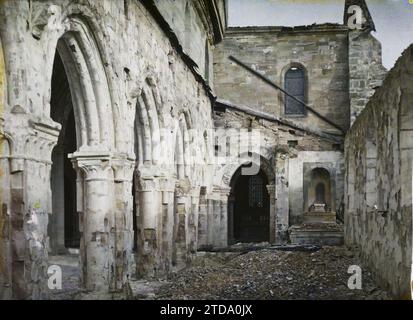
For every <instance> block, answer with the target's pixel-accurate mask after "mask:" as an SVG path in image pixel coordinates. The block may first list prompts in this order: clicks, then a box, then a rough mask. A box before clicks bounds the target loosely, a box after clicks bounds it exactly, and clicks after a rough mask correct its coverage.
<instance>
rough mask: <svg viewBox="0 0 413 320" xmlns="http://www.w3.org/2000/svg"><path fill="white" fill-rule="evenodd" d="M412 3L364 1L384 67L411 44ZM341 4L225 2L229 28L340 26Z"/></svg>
mask: <svg viewBox="0 0 413 320" xmlns="http://www.w3.org/2000/svg"><path fill="white" fill-rule="evenodd" d="M409 1H411V2H413V1H412V0H367V5H368V7H369V10H370V13H371V16H372V18H373V20H374V23H375V25H376V30H377V32H373V35H374V36H375V37H376V38H377V39H379V40H380V42H381V43H382V50H383V64H384V66H385V67H386V68H387V69H390V68H392V67H393V66H394V63H395V62H396V60H397V58H398V57H399V56H400V54H401V53H402V52H403V51H404V49H406V48H407V47H408V46H409V44H411V43H413V4H410V3H409ZM344 2H345V1H344V0H228V25H229V26H230V27H233V26H298V25H308V24H313V23H326V22H330V23H343V14H344Z"/></svg>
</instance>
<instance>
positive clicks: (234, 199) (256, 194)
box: [228, 167, 270, 242]
mask: <svg viewBox="0 0 413 320" xmlns="http://www.w3.org/2000/svg"><path fill="white" fill-rule="evenodd" d="M241 172H242V167H240V168H239V169H238V170H237V171H236V173H235V174H234V176H233V178H232V180H231V195H230V199H231V201H229V203H228V205H229V206H231V207H230V208H229V212H231V216H232V219H230V220H229V223H230V224H232V225H230V226H229V227H230V230H231V232H230V234H232V240H231V242H264V241H269V240H270V198H269V195H268V192H267V188H266V186H267V185H268V177H267V176H266V174H265V173H264V171H263V170H262V169H260V171H259V173H258V174H256V175H242V174H241Z"/></svg>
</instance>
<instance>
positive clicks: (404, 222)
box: [345, 46, 413, 298]
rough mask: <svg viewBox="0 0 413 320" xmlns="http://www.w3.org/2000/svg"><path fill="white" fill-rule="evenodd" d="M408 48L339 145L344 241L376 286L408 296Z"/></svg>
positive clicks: (411, 91) (411, 121)
mask: <svg viewBox="0 0 413 320" xmlns="http://www.w3.org/2000/svg"><path fill="white" fill-rule="evenodd" d="M412 84H413V47H412V46H410V47H409V48H408V49H406V51H405V52H404V53H403V55H402V57H400V58H399V60H398V61H397V63H396V65H395V67H394V68H393V69H392V70H391V71H389V73H388V74H387V76H386V79H385V80H384V83H383V86H382V87H381V88H379V89H378V90H376V92H375V94H374V95H373V97H372V98H371V100H370V101H369V102H368V104H367V106H366V108H365V109H364V110H363V111H362V112H361V113H360V115H359V116H358V118H357V119H356V121H355V122H354V124H353V126H352V128H351V130H350V132H349V133H348V135H347V137H346V143H345V157H346V160H345V163H346V178H345V242H346V244H347V245H348V246H354V247H358V248H359V249H360V251H361V253H362V257H363V259H364V260H365V262H366V263H367V264H368V265H369V267H370V269H371V270H373V272H374V275H375V277H376V279H377V280H378V282H379V283H380V284H381V285H382V286H383V287H384V288H386V289H388V290H389V291H390V292H391V293H392V294H393V295H394V296H395V297H404V298H409V297H411V288H412V287H411V285H412V282H411V271H412V159H413V156H412V155H413V152H412V151H413V112H412V108H411V106H412V103H413V85H412Z"/></svg>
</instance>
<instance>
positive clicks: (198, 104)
mask: <svg viewBox="0 0 413 320" xmlns="http://www.w3.org/2000/svg"><path fill="white" fill-rule="evenodd" d="M126 3H127V4H128V7H127V8H126V7H125V4H126ZM0 17H1V19H0V35H1V39H2V40H3V41H2V44H3V49H4V52H5V63H6V70H7V81H8V82H10V83H13V86H10V87H8V91H7V95H6V96H7V103H6V107H5V111H4V118H5V125H4V131H5V132H6V133H7V135H9V136H11V137H12V139H13V142H14V144H13V146H12V147H11V148H10V149H11V150H10V163H11V170H10V173H11V175H12V179H11V182H10V190H11V205H10V208H7V209H8V210H10V214H11V216H12V219H13V217H14V218H15V219H16V222H15V224H14V226H13V230H12V237H14V238H13V243H14V248H13V258H12V261H11V262H10V261H9V262H8V263H11V264H14V265H13V273H14V278H13V283H12V284H11V285H12V287H13V296H14V297H16V298H41V297H44V296H45V295H46V292H47V289H46V287H45V286H46V284H47V281H46V266H47V256H48V254H47V249H48V248H47V243H48V234H47V224H48V216H49V215H50V214H52V212H51V192H52V190H51V189H50V167H51V152H52V149H53V146H54V145H55V144H56V142H57V137H58V134H59V130H60V125H58V124H56V123H54V122H53V121H52V120H51V119H50V117H49V113H50V94H51V76H52V67H53V59H54V55H55V52H56V46H57V41H58V39H59V38H60V37H61V36H62V35H63V34H65V32H66V31H68V30H72V29H71V28H73V26H74V25H75V24H76V23H77V22H75V20H74V19H76V21H81V23H80V24H77V25H80V28H83V29H81V30H80V31H79V33H78V34H79V35H80V36H82V35H84V34H87V39H88V41H89V43H90V44H91V45H90V47H88V48H86V53H87V54H90V53H92V56H93V54H94V53H96V52H98V56H95V58H94V59H95V60H94V61H86V63H89V62H90V63H91V64H90V65H94V66H95V65H97V66H99V63H101V65H102V69H101V70H90V69H89V70H88V71H89V72H90V73H89V74H88V73H87V70H86V71H85V70H83V71H81V72H84V73H83V74H82V75H83V76H85V77H88V76H89V75H90V76H92V77H93V76H96V75H98V76H99V79H97V80H96V81H95V82H94V85H97V86H98V87H99V86H100V85H102V84H104V83H105V82H107V83H106V85H107V86H108V91H107V92H106V93H105V94H106V95H108V97H109V98H108V99H107V100H105V104H104V105H103V106H102V107H104V108H108V110H110V111H108V112H106V111H105V112H103V114H104V116H105V117H106V116H107V117H109V120H108V126H107V127H102V129H105V130H106V131H105V132H107V133H105V135H104V136H103V137H104V140H103V141H106V142H100V143H99V144H98V145H94V146H93V148H92V146H91V145H90V143H88V142H87V141H84V143H85V144H84V145H83V146H82V147H83V148H80V149H79V150H78V154H79V155H78V157H80V156H81V159H80V160H81V161H83V162H79V161H80V160H79V158H75V160H74V161H75V165H76V168H77V170H78V172H82V174H84V175H86V176H87V175H89V176H87V177H89V178H90V179H91V181H92V182H87V181H89V180H85V183H87V184H88V186H87V189H85V190H88V193H87V194H86V195H85V197H84V198H87V201H88V202H87V206H85V208H86V209H88V208H89V207H90V208H91V209H93V210H94V209H96V210H97V211H98V212H105V215H106V216H105V226H103V220H102V221H101V223H100V222H99V225H100V224H102V228H103V227H104V228H105V230H111V234H110V235H109V233H108V237H109V238H108V242H105V243H104V242H102V243H101V244H99V245H100V246H102V248H104V250H103V251H102V250H101V249H99V245H98V246H97V247H95V245H94V244H93V243H90V244H89V243H88V242H87V241H88V240H87V241H86V245H87V246H88V249H87V250H88V254H89V255H92V256H93V254H95V255H96V257H95V258H97V260H96V261H92V260H90V261H89V260H88V259H91V258H88V256H87V255H82V254H81V257H82V258H81V259H82V260H81V264H82V268H86V267H87V268H88V269H87V272H86V269H85V273H84V274H83V280H82V281H83V283H84V285H85V286H86V289H87V290H97V291H102V292H106V293H109V292H113V291H117V290H121V289H122V288H125V287H127V282H128V281H129V279H130V276H131V274H132V270H130V265H131V261H130V259H131V257H132V254H131V249H132V243H131V241H132V238H133V237H132V236H131V232H132V222H131V221H132V216H131V215H132V205H133V204H132V193H131V184H132V179H133V176H134V174H133V170H134V159H135V154H134V149H135V145H136V144H137V143H139V142H138V141H140V142H142V140H139V138H136V137H135V136H134V121H135V114H136V113H137V112H136V108H141V109H144V110H143V113H142V112H141V114H142V115H143V114H145V113H146V112H147V113H148V114H149V120H150V121H151V122H150V123H149V122H148V121H145V118H144V119H142V118H139V119H137V121H138V127H139V126H140V127H141V128H147V129H145V130H151V131H150V132H152V133H154V134H151V135H150V137H151V139H156V137H158V138H160V137H159V134H158V135H156V134H155V132H156V130H157V129H166V130H165V131H163V133H164V134H165V136H163V137H162V138H160V139H161V140H154V141H152V142H151V143H150V146H152V147H153V148H155V146H156V147H159V145H157V143H160V144H161V145H160V148H161V149H162V150H163V151H164V152H165V153H166V157H167V158H168V159H174V153H175V148H174V145H175V143H176V140H175V138H176V133H177V128H179V118H180V115H181V114H183V113H184V114H185V115H186V117H185V119H187V122H188V123H190V126H191V128H193V129H198V130H199V131H202V132H203V131H204V130H205V129H206V128H211V127H212V120H211V101H210V98H209V96H208V94H207V92H206V91H205V89H204V88H205V87H204V86H203V85H202V84H201V83H200V82H199V81H197V80H196V79H195V78H194V74H193V73H192V72H191V71H190V70H189V68H188V66H187V65H186V64H185V63H184V62H183V61H182V60H181V58H180V57H179V55H178V54H177V52H176V51H175V49H174V48H173V47H172V46H171V43H170V41H169V39H168V37H167V36H166V35H165V34H164V32H163V31H162V30H161V29H160V27H159V26H158V24H157V22H156V21H155V20H154V19H153V18H152V16H151V15H150V14H149V12H148V11H147V10H146V9H145V8H144V6H143V5H142V4H141V3H140V2H139V1H126V2H123V1H112V0H105V1H80V0H79V1H68V0H67V1H58V2H57V1H51V0H50V1H24V2H23V1H12V0H10V1H2V2H1V4H0ZM82 30H87V32H83V31H82ZM76 49H77V48H72V50H76ZM88 50H89V51H88ZM96 57H98V58H96ZM96 61H97V64H96V63H95V62H96ZM0 70H1V69H0ZM95 72H96V73H95ZM102 75H103V76H102ZM95 93H96V92H95ZM150 93H152V94H153V95H154V100H156V101H154V100H151V99H149V100H148V101H146V102H145V103H142V101H141V100H140V97H142V94H146V95H147V96H148V94H150ZM97 97H98V98H101V96H99V93H97ZM106 103H107V104H106ZM155 110H156V111H155ZM153 112H155V113H157V114H158V115H162V117H159V119H158V122H157V123H158V124H159V128H154V127H153V126H152V125H153V124H154V123H156V121H155V122H153V121H152V120H153V117H154V116H155V114H154V113H153ZM110 115H112V116H113V117H112V119H110ZM100 116H102V115H100ZM146 119H148V118H146ZM105 121H106V120H105ZM86 129H87V130H92V131H93V130H94V128H84V130H86ZM146 132H148V131H146ZM158 132H159V130H158ZM168 132H169V133H168ZM106 134H107V136H106ZM137 140H138V141H137ZM201 143H205V141H198V140H194V141H189V143H188V145H189V149H187V150H186V152H187V153H190V152H192V151H193V150H195V151H194V153H195V154H197V155H198V157H201V155H200V154H199V152H198V153H196V152H197V151H196V148H197V146H198V145H200V144H201ZM211 143H212V141H211ZM88 144H89V145H88ZM6 149H7V148H3V150H6ZM85 150H88V152H89V153H88V154H85V153H82V152H84V151H85ZM98 150H100V151H98ZM144 150H145V152H146V153H145V154H138V155H136V156H137V159H138V163H139V166H138V174H137V175H135V176H137V177H138V178H137V179H138V183H137V187H138V188H139V187H143V188H145V186H146V187H148V186H149V187H148V188H149V189H144V190H139V191H138V192H143V193H144V194H147V193H148V192H147V191H149V192H151V193H152V195H153V196H152V197H151V199H153V200H156V201H157V202H156V203H148V202H147V201H146V200H143V201H141V202H139V205H140V206H142V208H146V209H150V210H148V211H145V210H140V212H141V214H144V215H146V216H150V218H149V220H150V221H155V224H153V225H152V226H153V227H154V233H152V234H151V237H152V236H154V237H155V238H154V239H152V240H154V241H155V245H154V246H153V247H151V246H148V245H147V243H146V242H145V241H147V239H146V240H145V239H144V241H143V242H142V243H141V244H142V246H145V249H144V248H143V247H141V248H140V252H145V253H146V255H148V256H151V255H152V256H155V257H156V259H155V260H140V261H143V263H145V261H146V263H147V264H148V265H147V266H146V268H147V269H151V268H152V269H156V270H161V271H163V270H164V269H163V268H162V267H160V266H159V265H165V256H167V255H168V254H163V253H161V250H162V248H163V241H164V240H165V239H162V235H163V234H164V231H165V230H163V228H167V229H168V230H169V231H168V230H167V231H166V232H165V233H166V234H168V236H169V237H170V236H171V235H172V231H171V229H172V228H173V224H172V223H169V224H165V223H164V224H162V217H163V214H164V212H165V208H166V209H167V210H169V211H168V212H171V213H173V212H174V211H175V209H176V208H175V207H174V203H175V202H174V197H175V196H174V194H176V193H175V181H176V176H177V175H176V171H175V169H176V167H175V163H173V162H172V163H168V164H166V165H161V164H157V163H156V159H154V158H152V157H151V155H153V154H154V151H153V149H152V150H150V151H148V149H145V148H144ZM148 152H149V153H150V154H151V155H148ZM148 160H150V161H148ZM152 160H153V161H152ZM2 169H3V167H2ZM188 172H189V173H188V175H187V176H185V177H184V179H185V181H188V182H189V183H187V185H188V186H189V188H178V189H179V197H180V198H181V199H182V198H183V197H185V201H184V202H185V203H186V204H187V205H189V208H192V207H191V205H192V204H193V205H194V206H195V207H196V206H197V199H198V198H199V187H200V186H203V185H205V184H206V183H208V175H211V174H212V173H211V171H208V170H205V171H204V172H200V171H199V170H198V171H197V170H195V169H194V170H191V171H188ZM96 179H97V180H99V179H104V181H105V182H104V183H105V187H103V185H102V184H101V188H100V190H98V189H96V187H97V185H96V184H95V183H94V182H93V181H97V180H96ZM4 181H6V180H4V179H3V180H2V183H3V182H4ZM164 181H168V184H167V185H165V184H164ZM209 181H211V178H209ZM78 187H79V186H78ZM206 187H208V188H209V189H212V187H211V186H206ZM93 190H96V191H97V193H94V191H93ZM78 192H79V191H78ZM196 193H198V196H196ZM102 195H103V197H104V199H103V198H101V201H98V202H99V203H100V204H99V203H98V202H96V199H97V198H96V197H97V196H102ZM194 195H195V196H194ZM80 198H82V197H80ZM138 198H142V197H140V196H139V197H138ZM148 199H149V198H148ZM102 210H103V211H102ZM3 212H4V211H3ZM138 212H139V210H138ZM173 214H174V213H173ZM87 216H88V215H87V212H85V217H87ZM107 223H109V226H107V225H106V224H107ZM151 223H152V222H151ZM190 223H192V224H193V225H195V228H196V223H195V222H191V221H190V219H189V217H188V211H187V212H186V213H185V214H184V225H183V232H184V233H185V234H186V235H187V236H186V238H187V239H188V238H189V236H191V235H193V233H194V232H193V231H192V233H190V231H189V224H190ZM83 227H84V229H83V230H82V232H83V237H84V238H85V237H86V239H89V236H91V237H92V235H93V234H99V232H101V231H95V230H93V228H94V226H93V225H91V224H90V223H89V224H85V225H84V226H83ZM96 228H98V226H96ZM99 228H100V227H99ZM143 228H145V226H143ZM95 232H96V233H95ZM102 232H106V231H102ZM104 237H105V233H102V238H98V237H96V238H95V240H92V241H103V240H101V239H105V238H104ZM91 239H93V237H92V238H91ZM99 239H100V240H99ZM190 240H191V239H188V240H186V242H185V243H184V251H188V252H189V248H188V246H189V243H190ZM168 241H169V242H170V243H172V245H174V243H173V241H174V240H173V239H172V238H171V239H169V240H168ZM93 248H94V249H93ZM147 248H149V251H148V252H147V251H145V250H146V249H147ZM82 250H86V247H83V248H82V247H81V251H82ZM90 250H94V251H93V254H90V253H91V251H90ZM168 250H172V248H171V247H169V248H168ZM99 252H103V253H105V257H101V256H100V253H99ZM2 259H3V256H2ZM84 259H86V260H84ZM106 274H107V275H106ZM85 277H86V278H85Z"/></svg>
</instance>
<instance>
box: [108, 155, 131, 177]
mask: <svg viewBox="0 0 413 320" xmlns="http://www.w3.org/2000/svg"><path fill="white" fill-rule="evenodd" d="M111 164H112V169H113V174H114V179H115V182H131V181H132V179H133V171H134V169H135V162H134V161H132V160H131V159H126V158H117V157H115V158H113V159H112V161H111Z"/></svg>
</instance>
